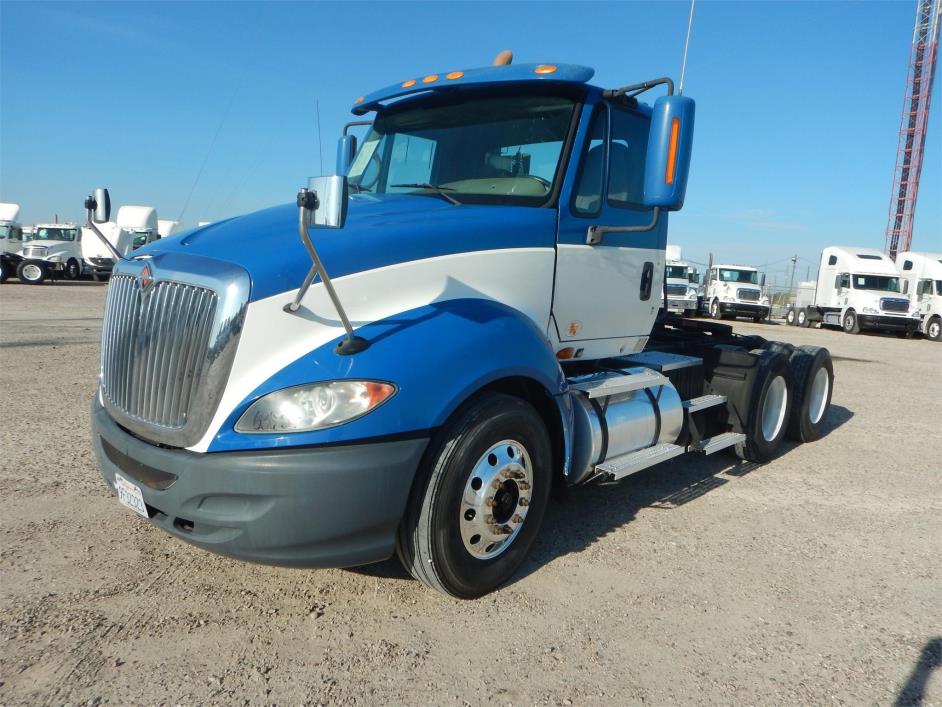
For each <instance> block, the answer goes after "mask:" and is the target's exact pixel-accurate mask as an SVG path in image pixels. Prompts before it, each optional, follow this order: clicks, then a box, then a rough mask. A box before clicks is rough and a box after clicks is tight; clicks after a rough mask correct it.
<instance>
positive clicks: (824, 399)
mask: <svg viewBox="0 0 942 707" xmlns="http://www.w3.org/2000/svg"><path fill="white" fill-rule="evenodd" d="M830 389H831V379H830V377H829V376H828V371H827V369H826V368H825V367H824V366H821V368H819V369H818V372H817V373H815V374H814V378H812V379H811V385H810V386H809V388H808V419H809V420H811V424H812V425H816V424H818V422H819V421H820V420H821V418H822V417H823V416H824V409H825V408H826V407H827V404H828V391H830Z"/></svg>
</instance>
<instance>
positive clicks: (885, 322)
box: [857, 314, 919, 333]
mask: <svg viewBox="0 0 942 707" xmlns="http://www.w3.org/2000/svg"><path fill="white" fill-rule="evenodd" d="M857 321H858V322H859V324H860V328H861V329H879V330H883V331H908V332H910V333H912V332H914V331H916V330H917V329H918V328H919V320H918V319H916V318H915V317H894V316H883V315H879V314H858V315H857Z"/></svg>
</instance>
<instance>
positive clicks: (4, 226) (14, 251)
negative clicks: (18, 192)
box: [0, 204, 23, 283]
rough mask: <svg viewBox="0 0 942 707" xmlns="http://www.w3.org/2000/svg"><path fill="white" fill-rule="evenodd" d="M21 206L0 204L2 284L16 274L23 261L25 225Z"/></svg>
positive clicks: (0, 277) (0, 265)
mask: <svg viewBox="0 0 942 707" xmlns="http://www.w3.org/2000/svg"><path fill="white" fill-rule="evenodd" d="M19 217H20V206H19V204H0V283H3V282H6V281H7V280H9V279H10V277H11V276H12V275H13V274H14V273H16V269H17V266H18V265H19V264H20V262H21V261H22V257H21V256H20V254H19V253H20V250H22V248H23V225H22V224H21V223H20V222H19V221H18V220H17V219H18V218H19Z"/></svg>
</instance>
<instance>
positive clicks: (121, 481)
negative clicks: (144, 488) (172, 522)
mask: <svg viewBox="0 0 942 707" xmlns="http://www.w3.org/2000/svg"><path fill="white" fill-rule="evenodd" d="M114 490H115V491H117V492H118V501H120V502H121V505H122V506H127V507H128V508H130V509H131V510H132V511H134V512H135V513H137V514H138V515H142V516H144V517H145V518H150V515H149V514H148V513H147V506H145V505H144V496H143V495H141V489H140V488H138V487H137V486H136V485H135V484H132V483H131V482H130V481H128V480H127V479H125V478H124V477H123V476H121V474H115V475H114Z"/></svg>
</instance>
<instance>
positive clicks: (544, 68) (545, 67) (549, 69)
mask: <svg viewBox="0 0 942 707" xmlns="http://www.w3.org/2000/svg"><path fill="white" fill-rule="evenodd" d="M554 71H556V67H555V66H553V65H552V64H540V65H539V66H538V67H536V68H535V69H534V70H533V73H534V74H552V73H553V72H554Z"/></svg>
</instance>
